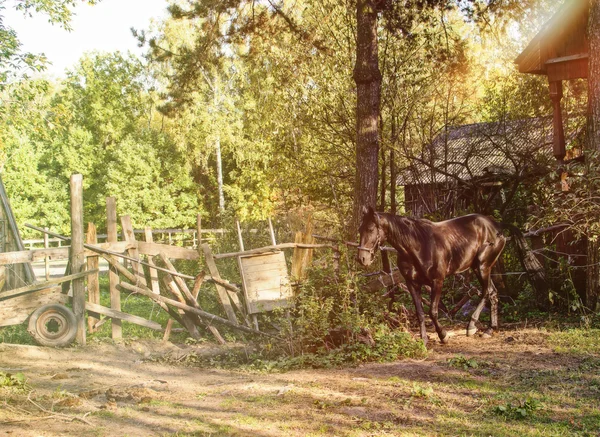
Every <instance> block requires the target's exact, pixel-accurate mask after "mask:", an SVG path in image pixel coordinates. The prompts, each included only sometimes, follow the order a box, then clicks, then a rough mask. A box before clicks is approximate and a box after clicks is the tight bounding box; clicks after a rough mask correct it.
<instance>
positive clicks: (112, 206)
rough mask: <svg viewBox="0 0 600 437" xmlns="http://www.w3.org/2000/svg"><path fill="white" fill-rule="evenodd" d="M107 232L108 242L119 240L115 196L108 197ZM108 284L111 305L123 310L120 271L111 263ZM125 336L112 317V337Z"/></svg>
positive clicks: (119, 324) (114, 308)
mask: <svg viewBox="0 0 600 437" xmlns="http://www.w3.org/2000/svg"><path fill="white" fill-rule="evenodd" d="M106 233H107V234H108V242H109V243H116V242H117V201H116V200H115V198H114V197H107V198H106ZM108 284H109V289H110V307H111V308H112V309H113V310H117V311H121V292H120V291H119V289H118V288H117V285H119V273H117V271H116V269H115V268H114V267H113V266H112V265H111V267H110V270H109V272H108ZM122 337H123V328H122V327H121V321H120V320H119V319H112V338H113V339H118V338H122Z"/></svg>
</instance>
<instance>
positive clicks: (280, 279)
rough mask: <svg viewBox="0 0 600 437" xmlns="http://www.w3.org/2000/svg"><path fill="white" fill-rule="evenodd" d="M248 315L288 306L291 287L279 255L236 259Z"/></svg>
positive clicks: (280, 254)
mask: <svg viewBox="0 0 600 437" xmlns="http://www.w3.org/2000/svg"><path fill="white" fill-rule="evenodd" d="M238 263H239V267H240V272H241V274H242V288H243V289H244V297H245V298H246V308H247V310H248V314H257V313H263V312H266V311H272V310H274V309H275V308H289V307H291V306H292V297H293V295H292V287H291V286H290V280H289V276H288V270H287V264H286V262H285V255H284V253H283V252H275V253H263V254H259V255H246V256H240V257H238Z"/></svg>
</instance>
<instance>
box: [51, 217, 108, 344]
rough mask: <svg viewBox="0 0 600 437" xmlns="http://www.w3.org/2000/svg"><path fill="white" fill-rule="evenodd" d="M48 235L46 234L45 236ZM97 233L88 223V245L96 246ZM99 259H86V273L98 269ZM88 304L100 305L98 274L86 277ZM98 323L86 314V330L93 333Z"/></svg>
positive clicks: (92, 257)
mask: <svg viewBox="0 0 600 437" xmlns="http://www.w3.org/2000/svg"><path fill="white" fill-rule="evenodd" d="M46 235H48V234H46ZM97 235H98V233H97V231H96V225H95V224H93V223H88V231H87V236H86V241H87V243H88V244H97V243H98V237H97ZM98 264H99V259H98V255H95V256H88V258H87V267H88V271H91V270H96V269H98ZM88 302H91V303H94V304H100V281H99V278H98V272H96V273H92V274H90V275H88ZM99 321H100V318H99V317H96V316H94V315H89V314H88V330H89V331H90V333H91V332H94V331H95V330H96V328H95V327H94V326H95V325H96V323H97V322H99Z"/></svg>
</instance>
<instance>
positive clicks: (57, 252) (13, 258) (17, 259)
mask: <svg viewBox="0 0 600 437" xmlns="http://www.w3.org/2000/svg"><path fill="white" fill-rule="evenodd" d="M46 257H50V258H51V259H66V258H68V257H69V248H68V247H61V248H52V249H33V250H22V251H18V252H4V253H0V266H4V265H7V264H21V263H29V262H33V261H41V260H44V259H45V258H46Z"/></svg>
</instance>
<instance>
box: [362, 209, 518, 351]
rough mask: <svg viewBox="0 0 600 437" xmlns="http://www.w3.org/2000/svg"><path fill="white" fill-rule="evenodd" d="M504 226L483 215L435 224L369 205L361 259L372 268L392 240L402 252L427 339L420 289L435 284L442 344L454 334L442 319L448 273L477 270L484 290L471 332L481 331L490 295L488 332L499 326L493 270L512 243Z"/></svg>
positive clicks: (434, 315) (433, 316) (431, 312)
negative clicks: (440, 307) (481, 318)
mask: <svg viewBox="0 0 600 437" xmlns="http://www.w3.org/2000/svg"><path fill="white" fill-rule="evenodd" d="M502 228H503V226H502V225H501V224H499V223H497V222H495V221H494V220H492V219H490V218H488V217H486V216H483V215H479V214H470V215H466V216H463V217H458V218H454V219H451V220H445V221H442V222H438V223H434V222H431V221H429V220H424V219H411V218H407V217H400V216H396V215H392V214H385V213H377V212H375V210H374V209H373V208H372V207H368V208H364V210H363V217H362V223H361V225H360V228H359V233H360V246H359V247H358V260H359V261H360V263H361V264H362V265H363V266H368V265H370V264H371V263H372V262H373V260H374V259H375V253H376V251H377V249H378V248H379V246H380V245H382V244H383V243H385V242H388V243H389V244H391V245H392V246H393V247H394V249H396V251H397V252H398V268H399V269H400V273H401V274H402V276H403V277H404V279H405V280H406V286H407V288H408V291H409V292H410V295H411V297H412V299H413V302H414V304H415V308H416V310H417V318H418V319H419V324H420V325H421V338H422V339H423V342H424V343H427V331H426V329H425V315H424V312H423V305H422V303H421V296H420V290H421V287H422V286H426V287H429V288H431V307H430V309H429V315H430V316H431V320H432V321H433V324H434V326H435V330H436V332H437V334H438V336H439V337H440V340H441V342H442V343H447V342H448V335H447V333H446V331H445V330H444V329H443V328H442V327H441V326H440V324H439V322H438V305H439V302H440V297H441V295H442V285H443V282H444V278H446V277H447V276H450V275H453V274H455V273H459V272H463V271H465V270H467V269H473V271H474V272H475V275H476V276H477V279H478V280H479V282H480V283H481V287H482V289H483V294H482V298H481V301H480V302H479V305H478V306H477V308H476V309H475V311H474V312H473V314H472V315H471V320H470V321H469V324H468V326H467V335H473V334H475V332H477V327H476V326H475V323H476V322H477V321H478V320H479V314H480V313H481V310H482V309H483V307H484V306H485V302H486V300H488V299H489V301H490V306H491V317H490V319H491V320H490V327H489V329H488V331H489V332H492V331H493V330H497V329H498V296H497V291H496V288H495V287H494V284H493V282H492V281H491V278H490V274H491V271H492V267H493V266H494V264H495V263H496V261H497V260H498V257H499V256H500V253H501V252H502V249H503V248H504V244H505V243H506V239H505V238H504V236H503V235H502V234H501V230H502Z"/></svg>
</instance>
